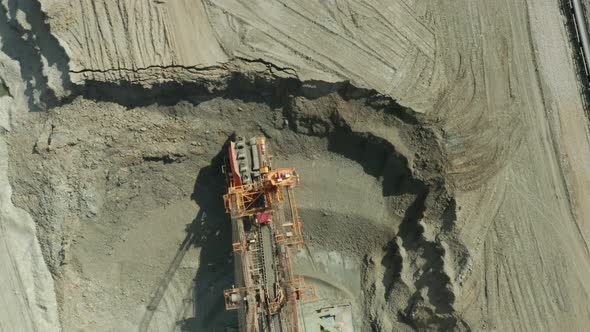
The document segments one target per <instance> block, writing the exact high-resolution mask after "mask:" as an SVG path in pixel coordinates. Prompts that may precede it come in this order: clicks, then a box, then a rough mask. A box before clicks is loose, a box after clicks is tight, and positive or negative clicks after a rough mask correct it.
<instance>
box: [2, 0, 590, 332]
mask: <svg viewBox="0 0 590 332" xmlns="http://www.w3.org/2000/svg"><path fill="white" fill-rule="evenodd" d="M2 10H3V11H2V15H0V16H1V17H2V18H1V21H0V29H2V30H0V31H2V34H1V37H2V43H3V44H2V45H3V46H2V49H1V51H2V52H3V53H5V54H6V55H7V56H8V57H10V58H12V61H13V62H14V63H16V61H18V60H20V68H19V69H16V72H18V71H20V75H19V73H16V74H15V73H14V69H13V73H12V74H11V72H10V70H8V69H6V68H5V69H4V70H3V71H2V72H1V73H0V74H1V75H3V76H1V77H2V78H3V80H4V81H5V82H6V85H7V86H8V88H9V91H10V93H11V96H10V97H2V98H0V100H4V101H3V102H6V103H13V104H14V105H15V106H14V107H11V111H10V112H9V113H7V114H8V116H5V118H6V121H8V122H10V125H11V128H12V130H11V131H10V132H6V131H5V132H3V134H2V135H3V136H2V139H7V140H8V142H9V143H10V145H9V155H10V159H9V166H10V167H9V175H10V180H11V183H12V185H13V186H14V190H15V193H14V195H13V197H12V201H13V202H14V204H15V205H16V206H18V207H20V208H22V209H24V210H26V211H27V212H28V213H29V214H30V215H31V216H32V217H33V219H34V220H35V222H36V224H37V232H38V238H39V239H40V241H41V248H42V249H43V254H44V258H45V261H46V263H47V264H48V266H49V268H50V270H51V272H52V274H53V277H54V279H55V281H56V293H57V299H58V303H59V310H60V311H59V313H60V318H61V322H62V324H63V326H64V329H66V330H70V329H90V330H105V331H106V330H121V329H124V330H126V329H134V328H137V327H139V328H140V329H142V330H148V329H149V330H153V331H156V330H167V329H182V330H197V331H201V330H212V329H214V328H217V327H222V326H225V325H227V324H228V323H231V322H232V316H231V314H228V313H224V312H223V311H222V310H221V298H220V296H219V295H220V294H221V293H220V292H221V290H222V289H223V288H224V287H229V286H231V268H230V267H231V255H230V253H229V248H230V245H229V238H227V233H228V232H227V229H228V227H229V226H228V224H227V220H226V218H224V215H223V209H222V207H221V206H220V200H219V196H220V195H221V194H222V191H223V188H222V184H221V183H222V181H221V178H220V175H219V173H218V171H217V169H218V166H219V155H218V153H219V152H220V151H221V148H222V146H223V143H224V141H225V140H226V139H227V137H228V136H229V135H231V133H232V132H234V131H242V132H246V133H251V134H255V133H258V134H260V133H262V134H264V135H266V136H267V137H269V138H270V140H271V141H272V144H273V145H274V146H276V148H275V149H276V150H275V153H276V155H277V156H276V159H277V162H279V161H280V162H281V163H284V164H285V165H294V166H297V167H298V168H299V169H300V170H301V173H302V176H303V179H304V183H305V186H304V187H303V189H302V190H301V193H300V195H301V198H300V201H301V210H302V216H303V217H304V222H305V230H306V235H307V237H308V239H307V240H308V241H307V242H308V243H309V245H308V248H306V251H305V252H303V253H301V255H300V256H298V261H297V264H298V266H299V270H300V272H301V273H304V274H306V275H307V276H308V277H309V278H310V279H312V280H314V282H315V283H316V284H317V285H318V286H319V287H320V290H321V292H320V293H321V295H322V296H324V298H332V299H339V300H342V301H349V302H351V303H352V304H353V307H354V310H355V316H356V317H359V319H358V321H357V324H358V327H359V328H360V330H375V331H389V330H409V329H420V330H422V329H457V330H467V329H473V330H555V329H558V328H560V329H563V328H565V329H567V330H583V329H584V327H585V326H588V324H589V323H590V321H589V320H590V318H589V317H590V309H589V308H588V306H587V305H586V304H587V303H588V299H589V296H590V294H589V293H590V284H589V283H588V280H587V278H586V276H587V275H588V273H589V272H590V251H589V249H588V248H589V247H588V242H587V239H589V238H590V225H589V224H588V222H589V220H590V212H589V211H588V207H590V202H589V200H590V196H589V194H588V192H587V191H588V188H590V186H589V185H588V183H589V181H590V168H588V167H587V165H588V161H589V160H590V146H589V144H590V140H589V134H588V126H587V119H586V118H585V115H584V110H583V102H582V99H581V97H580V93H581V92H580V88H579V87H580V85H579V82H578V81H577V77H576V70H577V69H576V68H575V66H574V64H573V61H572V53H571V46H570V44H569V39H568V38H569V36H568V34H567V31H566V28H565V18H564V17H563V16H562V13H561V12H560V6H559V2H558V1H557V0H541V1H534V2H532V1H531V2H524V1H522V2H519V1H508V0H506V1H479V2H473V1H467V0H465V1H463V0H461V1H454V2H440V1H412V0H396V1H380V0H365V1H339V2H336V1H329V2H322V3H321V4H320V3H311V2H305V1H304V2H301V1H299V2H292V1H278V2H272V3H271V2H268V1H240V0H223V1H202V2H201V1H197V2H190V1H111V0H108V1H107V0H104V1H77V2H71V1H63V0H43V1H40V2H35V1H21V2H15V1H4V2H2ZM555 45H559V47H556V46H555ZM15 50H16V51H15ZM25 62H26V63H27V65H24V63H25ZM15 66H18V65H15ZM18 76H20V79H21V80H22V81H21V82H19V81H18V79H19V77H18ZM15 77H17V78H16V79H15ZM7 78H11V79H10V80H9V79H7ZM18 91H21V92H20V94H19V93H18ZM47 108H51V110H49V111H48V112H43V113H27V112H26V111H27V109H28V110H43V111H44V110H46V109H47ZM195 178H196V180H195ZM187 225H189V226H187ZM185 226H187V227H185ZM6 234H8V232H6ZM28 239H29V240H30V241H32V239H33V236H32V234H30V233H29V235H28ZM32 243H34V241H33V242H32ZM193 245H194V246H193ZM12 246H13V247H14V244H13V245H12ZM36 266H37V267H33V269H35V268H36V269H43V268H44V267H42V266H40V264H39V262H38V261H37V265H36ZM29 269H31V268H30V267H29ZM13 270H16V269H12V270H7V272H8V273H10V271H13ZM23 273H24V272H23ZM195 273H196V275H195ZM35 280H45V282H46V283H47V284H51V280H46V279H43V277H38V278H37V279H35ZM27 282H33V281H31V280H29V281H27ZM16 294H18V291H17V292H16ZM29 297H30V296H29ZM39 299H42V301H41V300H39ZM43 299H44V300H43ZM36 301H41V303H44V302H43V301H49V302H48V303H51V299H50V298H46V297H37V298H36ZM25 304H26V303H25ZM25 304H23V306H24V305H25ZM40 307H41V308H43V307H46V308H48V310H46V311H47V312H50V313H51V312H52V311H51V310H52V307H51V306H47V305H45V304H42V305H41V306H40ZM23 308H24V307H23ZM21 312H26V311H24V309H23V310H21ZM52 315H53V316H52ZM48 317H49V318H48V319H47V321H49V322H50V323H51V324H53V326H57V322H56V319H55V318H51V317H55V311H53V314H49V316H48ZM361 317H362V318H361ZM44 319H46V318H44ZM22 322H23V323H22V324H41V323H39V322H43V319H40V318H38V317H33V318H32V319H31V320H27V319H26V318H25V319H23V320H22ZM31 322H32V323H31ZM43 324H45V323H43ZM230 325H231V324H230ZM23 326H27V325H23Z"/></svg>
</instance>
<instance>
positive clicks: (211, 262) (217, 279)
mask: <svg viewBox="0 0 590 332" xmlns="http://www.w3.org/2000/svg"><path fill="white" fill-rule="evenodd" d="M228 144H229V140H228V141H227V142H226V144H225V145H224V148H223V149H222V150H221V151H220V152H219V153H218V154H217V155H216V156H215V157H214V158H213V159H212V160H211V163H210V165H209V166H206V167H204V168H202V169H201V170H200V171H199V174H198V176H197V180H196V181H195V186H194V191H193V194H192V196H191V198H192V199H193V200H194V201H195V202H196V203H197V204H198V206H199V207H200V209H199V212H198V213H197V216H196V217H195V219H194V220H193V221H192V223H190V224H188V225H187V227H186V232H187V234H186V237H185V239H184V241H183V242H182V244H181V245H180V247H179V248H178V251H177V253H176V256H175V257H174V259H173V260H172V262H171V263H170V265H169V266H168V269H167V270H166V273H165V274H164V276H163V277H162V279H161V280H160V282H159V284H158V287H157V288H156V290H155V292H154V293H153V295H152V297H151V299H150V302H149V303H148V306H147V310H146V313H145V315H144V317H143V318H142V321H141V322H140V326H139V331H140V332H145V331H149V330H150V329H149V327H150V323H151V321H152V318H153V315H154V313H155V311H156V310H157V309H158V306H159V305H160V302H162V299H163V297H164V294H165V293H166V290H167V289H168V285H169V284H170V281H171V280H172V278H173V277H174V275H175V273H176V270H177V269H178V267H179V265H180V263H181V262H182V260H183V258H184V256H185V254H186V252H187V251H188V250H189V249H190V247H191V246H192V245H194V246H195V247H197V248H200V255H199V268H198V269H197V273H196V277H195V279H194V285H193V286H194V287H193V291H192V297H193V298H192V299H191V300H192V301H193V306H194V312H193V315H194V317H190V318H187V319H183V320H180V321H178V322H177V323H178V325H179V328H180V330H181V331H186V332H189V331H190V332H196V331H232V330H233V328H234V327H237V316H236V313H235V312H227V311H225V308H224V303H223V301H224V300H223V290H224V289H226V288H231V287H232V283H233V280H234V264H233V258H232V252H231V243H232V239H231V223H230V222H229V218H228V217H227V215H226V214H225V208H224V206H223V198H222V197H223V194H225V179H224V176H223V174H222V173H221V165H223V161H224V157H225V151H227V149H226V147H227V145H228Z"/></svg>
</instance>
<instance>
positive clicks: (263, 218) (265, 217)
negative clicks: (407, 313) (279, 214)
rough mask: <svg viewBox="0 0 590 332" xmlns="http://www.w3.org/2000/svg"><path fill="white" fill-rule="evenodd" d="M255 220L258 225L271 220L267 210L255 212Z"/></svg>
mask: <svg viewBox="0 0 590 332" xmlns="http://www.w3.org/2000/svg"><path fill="white" fill-rule="evenodd" d="M256 222H257V223H258V224H259V225H265V224H268V223H270V222H271V220H270V215H269V214H268V212H259V213H257V214H256Z"/></svg>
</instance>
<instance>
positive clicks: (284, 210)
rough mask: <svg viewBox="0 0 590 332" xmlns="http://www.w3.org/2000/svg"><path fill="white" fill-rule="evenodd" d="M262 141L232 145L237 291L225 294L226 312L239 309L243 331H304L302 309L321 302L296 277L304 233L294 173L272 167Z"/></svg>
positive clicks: (228, 203)
mask: <svg viewBox="0 0 590 332" xmlns="http://www.w3.org/2000/svg"><path fill="white" fill-rule="evenodd" d="M271 162H272V156H271V154H270V152H269V148H268V145H267V142H266V139H265V138H264V137H253V138H251V139H249V140H246V139H245V138H243V137H239V136H238V137H236V138H235V140H234V141H232V142H230V144H229V148H228V151H227V158H226V163H225V165H224V166H223V172H224V174H225V176H226V180H227V194H225V195H224V197H223V199H224V203H225V209H226V212H227V213H228V214H229V215H230V216H231V222H232V232H233V234H232V238H233V244H232V245H233V252H234V262H235V284H234V288H231V289H227V290H225V292H224V297H225V308H226V309H227V310H238V319H239V328H240V331H244V332H255V331H264V332H266V331H271V332H275V331H280V332H296V331H299V330H300V328H299V327H300V320H299V316H300V314H299V305H300V303H301V302H309V301H315V300H316V299H317V295H316V291H315V288H313V287H312V286H311V285H308V284H306V283H305V281H304V279H303V277H301V276H297V275H295V274H294V271H293V266H292V253H293V252H294V251H298V250H301V248H302V246H303V234H302V227H301V220H300V218H299V214H298V212H297V205H296V202H295V196H294V192H293V189H294V188H295V187H297V186H298V185H299V175H298V174H297V172H296V171H295V170H294V169H293V168H278V169H273V168H272V163H271Z"/></svg>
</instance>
